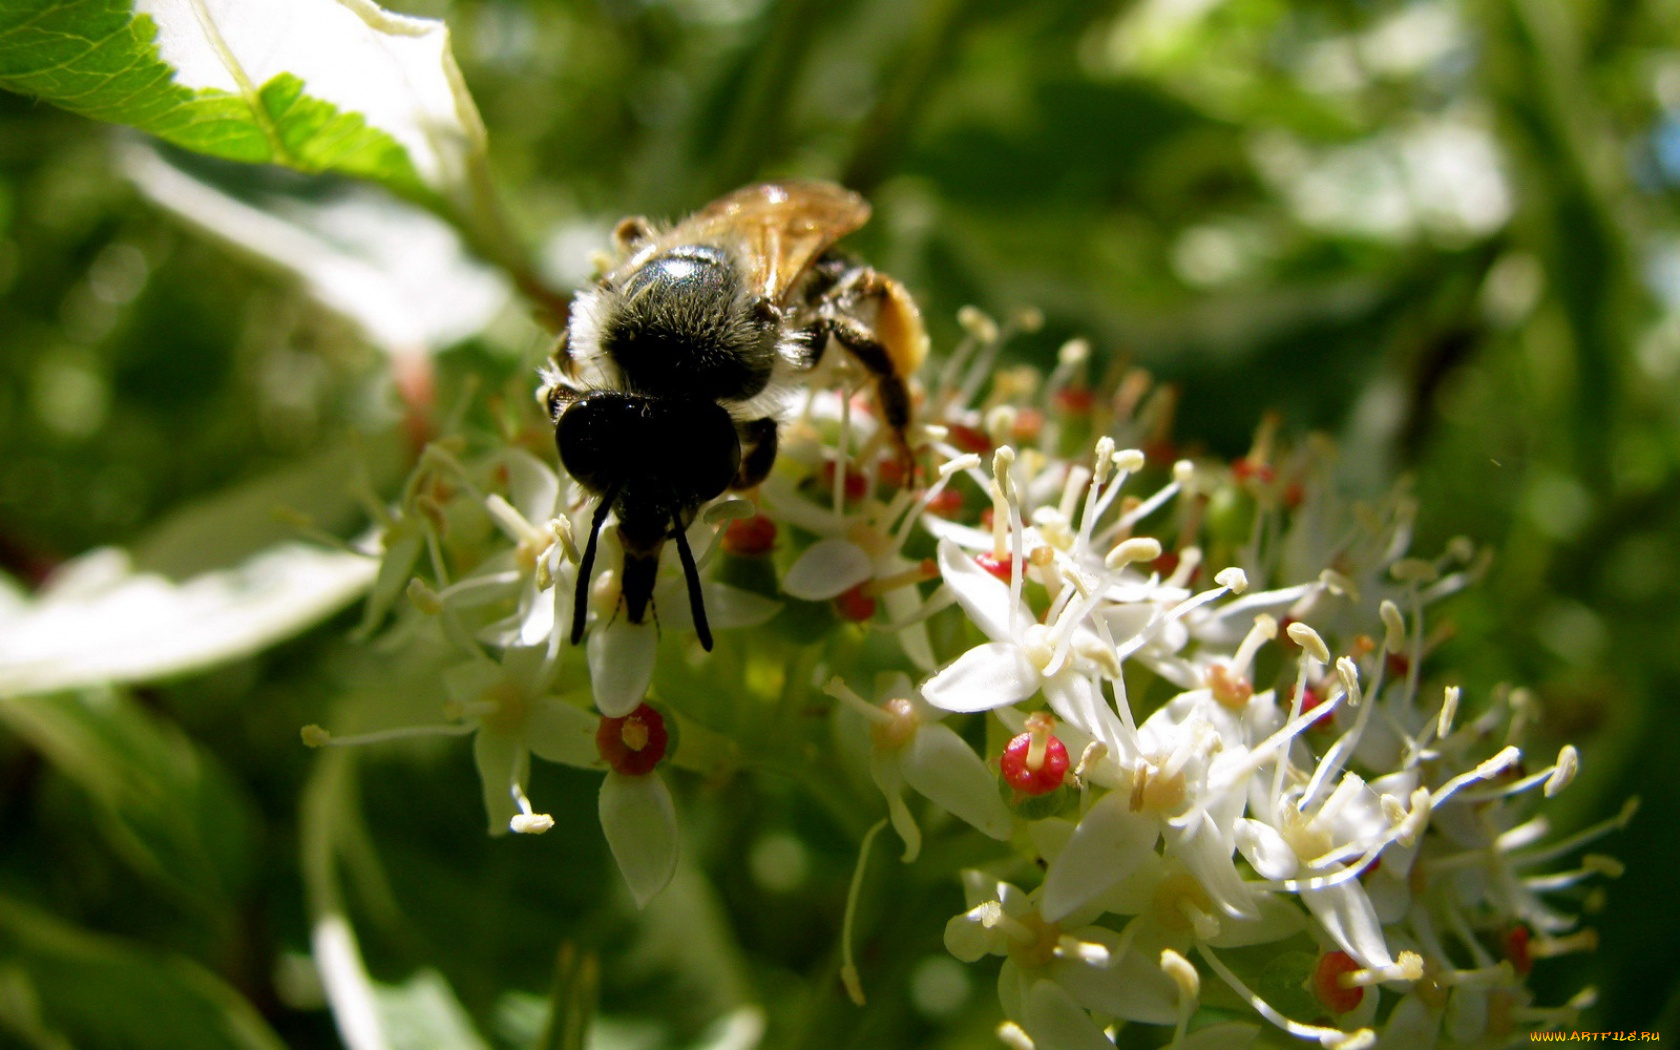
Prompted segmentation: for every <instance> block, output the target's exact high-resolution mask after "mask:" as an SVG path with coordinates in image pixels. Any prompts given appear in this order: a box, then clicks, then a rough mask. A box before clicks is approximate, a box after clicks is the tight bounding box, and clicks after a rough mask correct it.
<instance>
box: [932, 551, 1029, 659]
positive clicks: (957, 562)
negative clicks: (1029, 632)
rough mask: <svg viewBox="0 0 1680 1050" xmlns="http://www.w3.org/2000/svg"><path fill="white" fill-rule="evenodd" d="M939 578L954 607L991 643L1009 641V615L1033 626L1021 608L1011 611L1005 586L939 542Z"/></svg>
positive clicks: (960, 554) (972, 560) (1026, 612)
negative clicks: (958, 608)
mask: <svg viewBox="0 0 1680 1050" xmlns="http://www.w3.org/2000/svg"><path fill="white" fill-rule="evenodd" d="M939 574H940V575H941V576H943V577H944V578H945V585H946V586H948V587H950V588H951V593H953V594H955V595H956V597H957V604H958V605H961V606H962V607H963V611H964V612H966V613H968V618H969V619H970V620H973V621H974V625H975V626H976V627H978V628H980V629H981V630H982V631H984V632H986V637H987V638H990V639H991V640H992V641H994V642H997V641H1003V640H1005V639H1008V638H1010V637H1012V636H1011V634H1010V628H1011V622H1010V621H1011V616H1010V613H1011V611H1014V612H1015V613H1016V615H1017V616H1018V617H1019V618H1020V622H1021V623H1022V624H1029V623H1034V622H1035V620H1034V618H1033V616H1032V615H1031V613H1029V612H1028V611H1027V609H1026V606H1025V605H1024V604H1022V605H1020V606H1019V607H1018V608H1014V609H1013V610H1012V607H1011V605H1010V602H1009V585H1008V584H1006V583H1004V582H1003V581H1002V580H1000V579H998V578H997V577H996V576H993V575H992V574H991V573H989V572H987V571H986V570H985V569H982V568H981V567H980V564H979V563H978V562H976V561H975V560H974V559H973V558H971V557H969V556H968V555H967V554H966V553H964V551H963V549H962V548H961V547H958V546H957V545H956V544H955V543H952V542H951V541H950V540H940V541H939Z"/></svg>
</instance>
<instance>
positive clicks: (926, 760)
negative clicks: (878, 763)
mask: <svg viewBox="0 0 1680 1050" xmlns="http://www.w3.org/2000/svg"><path fill="white" fill-rule="evenodd" d="M900 762H901V768H902V769H903V771H904V779H905V780H906V781H908V782H909V784H910V786H911V787H913V788H915V789H916V790H917V791H919V792H921V793H922V794H923V795H926V796H927V797H928V798H930V799H932V800H933V801H935V802H937V803H939V805H941V806H944V807H945V808H946V809H947V810H949V811H950V812H951V813H953V814H955V815H956V816H957V817H959V818H961V819H962V820H965V821H967V822H968V823H970V824H972V825H974V826H975V827H976V828H979V829H980V830H981V831H983V832H985V833H986V834H987V835H990V836H991V837H992V838H994V839H998V840H1000V841H1002V840H1006V839H1008V838H1009V833H1010V831H1011V830H1013V828H1014V826H1015V822H1014V821H1013V820H1012V819H1011V818H1010V816H1009V808H1008V807H1007V806H1005V805H1004V804H1003V799H1002V798H1001V797H999V795H998V790H997V777H996V776H995V775H994V774H993V773H992V771H991V770H990V769H988V768H986V763H985V762H983V761H981V759H980V756H979V755H977V754H975V753H974V749H973V748H971V747H969V746H968V744H967V743H966V742H964V740H963V738H962V737H960V736H958V735H957V734H956V733H954V732H952V731H951V730H950V729H949V728H947V727H946V726H942V725H937V724H936V725H924V726H922V727H921V728H920V729H918V730H916V735H915V736H914V737H913V738H911V741H910V743H909V744H908V745H907V746H906V747H905V749H904V752H903V754H902V757H901V759H900Z"/></svg>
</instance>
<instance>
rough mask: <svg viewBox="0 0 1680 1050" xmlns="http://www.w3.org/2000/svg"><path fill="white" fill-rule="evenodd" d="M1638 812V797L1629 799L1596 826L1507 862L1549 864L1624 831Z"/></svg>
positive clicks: (1520, 864)
mask: <svg viewBox="0 0 1680 1050" xmlns="http://www.w3.org/2000/svg"><path fill="white" fill-rule="evenodd" d="M1638 812H1639V796H1637V795H1635V796H1634V797H1633V798H1630V799H1628V800H1627V801H1626V802H1624V803H1622V809H1621V812H1619V813H1617V814H1616V815H1615V816H1613V817H1611V818H1610V819H1608V820H1602V821H1599V822H1598V823H1597V824H1592V825H1589V826H1587V827H1585V828H1582V829H1581V830H1580V831H1577V832H1576V833H1575V834H1573V835H1570V836H1568V837H1567V838H1564V839H1562V840H1560V841H1558V842H1555V843H1553V844H1552V845H1551V846H1548V847H1547V848H1545V849H1543V850H1536V851H1535V852H1533V853H1523V854H1520V855H1519V854H1510V855H1509V860H1510V862H1511V863H1512V864H1513V865H1515V866H1517V867H1527V866H1529V865H1533V864H1546V863H1549V862H1551V861H1553V860H1556V859H1557V858H1559V857H1561V856H1563V855H1564V854H1567V853H1573V852H1574V851H1575V850H1577V849H1579V848H1580V847H1582V846H1585V845H1586V844H1587V843H1589V842H1593V841H1595V840H1597V839H1601V838H1603V837H1604V836H1606V835H1608V834H1610V833H1611V832H1612V831H1621V830H1623V829H1625V828H1626V827H1627V826H1628V823H1629V822H1630V821H1632V820H1633V815H1634V814H1635V813H1638Z"/></svg>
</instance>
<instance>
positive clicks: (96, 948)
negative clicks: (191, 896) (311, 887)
mask: <svg viewBox="0 0 1680 1050" xmlns="http://www.w3.org/2000/svg"><path fill="white" fill-rule="evenodd" d="M0 983H3V984H4V986H5V990H6V994H5V996H4V1001H3V1002H0V1027H4V1026H6V1025H8V1024H12V1025H13V1026H14V1027H17V1026H18V1025H17V1024H16V1022H19V1021H22V1022H23V1025H27V1026H28V1027H26V1028H25V1030H26V1031H30V1033H31V1034H36V1033H41V1034H43V1035H45V1034H46V1033H51V1034H52V1036H57V1037H60V1039H59V1040H58V1042H60V1043H62V1044H65V1045H73V1046H76V1047H79V1048H81V1050H103V1048H106V1047H110V1048H112V1050H153V1048H156V1050H283V1044H282V1043H281V1042H280V1040H279V1038H278V1037H276V1036H275V1034H274V1032H273V1031H272V1030H270V1029H269V1027H268V1026H267V1025H266V1024H265V1023H264V1022H263V1020H262V1018H261V1017H260V1016H258V1014H257V1012H256V1010H255V1009H253V1008H252V1006H251V1004H250V1003H248V1002H247V1001H246V1000H245V999H244V998H243V997H241V996H240V995H239V994H238V993H237V992H235V991H234V990H233V989H232V988H230V987H228V986H227V985H226V984H224V983H223V982H222V981H221V980H220V979H219V978H217V977H216V976H215V975H213V974H211V973H210V972H209V971H207V970H205V969H203V968H201V967H200V966H198V965H197V964H195V963H192V962H190V961H188V960H186V959H183V958H181V957H179V956H174V955H165V954H160V953H157V952H151V951H145V950H142V949H140V948H138V947H135V946H132V945H129V944H127V943H125V942H122V941H119V940H116V939H114V938H109V937H101V936H98V935H96V934H92V933H89V932H87V931H86V930H82V929H78V928H76V927H74V926H71V925H68V924H67V923H64V922H62V921H61V920H59V919H56V918H54V917H52V916H51V915H48V914H47V913H45V912H42V911H38V910H36V909H35V908H33V907H31V906H29V905H26V904H24V903H22V902H21V901H17V900H13V899H10V898H6V897H0ZM20 1001H26V1002H27V1003H28V1005H29V1007H30V1013H32V1014H33V1015H34V1016H32V1017H26V1018H14V1017H11V1016H8V1015H9V1014H10V1013H11V1012H12V1010H13V1008H14V1007H15V1006H16V1005H17V1004H18V1003H19V1002H20ZM49 1038H50V1037H49ZM38 1041H39V1040H38ZM44 1045H55V1043H54V1042H46V1043H45V1044H44Z"/></svg>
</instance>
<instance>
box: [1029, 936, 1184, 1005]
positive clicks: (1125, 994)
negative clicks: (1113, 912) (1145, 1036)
mask: <svg viewBox="0 0 1680 1050" xmlns="http://www.w3.org/2000/svg"><path fill="white" fill-rule="evenodd" d="M1074 936H1075V937H1077V938H1078V939H1079V940H1082V941H1097V942H1099V943H1102V944H1106V945H1109V946H1110V947H1111V948H1118V947H1119V945H1120V935H1119V934H1116V933H1114V932H1112V931H1110V930H1101V929H1097V928H1095V927H1087V928H1086V929H1082V930H1079V931H1077V932H1076V933H1075V934H1074ZM1164 946H1165V945H1164V943H1163V942H1162V941H1161V940H1160V939H1158V938H1150V937H1147V936H1143V937H1139V938H1138V939H1137V941H1134V942H1133V943H1132V945H1131V949H1130V950H1129V951H1127V952H1126V953H1125V954H1124V955H1117V956H1115V957H1112V958H1111V960H1110V963H1109V965H1108V966H1107V967H1096V966H1089V965H1086V964H1085V963H1081V962H1076V961H1074V960H1071V959H1058V960H1057V961H1055V962H1054V963H1052V964H1051V968H1050V972H1051V973H1052V974H1053V975H1054V976H1055V979H1056V981H1057V982H1058V983H1059V984H1060V985H1061V986H1062V988H1063V989H1065V990H1066V991H1067V993H1068V995H1069V996H1071V997H1072V998H1073V1000H1074V1001H1075V1002H1077V1003H1078V1004H1079V1005H1080V1006H1083V1007H1085V1008H1086V1009H1087V1010H1096V1011H1097V1012H1099V1013H1103V1014H1107V1015H1109V1016H1110V1017H1123V1018H1125V1019H1126V1020H1128V1021H1137V1022H1140V1023H1142V1024H1171V1023H1172V1022H1173V1021H1175V1020H1177V1019H1178V986H1177V985H1176V984H1174V983H1173V980H1172V978H1170V977H1168V976H1167V975H1166V974H1165V973H1164V972H1163V971H1162V970H1161V962H1160V959H1161V948H1162V947H1164ZM1180 947H1182V945H1180Z"/></svg>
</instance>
